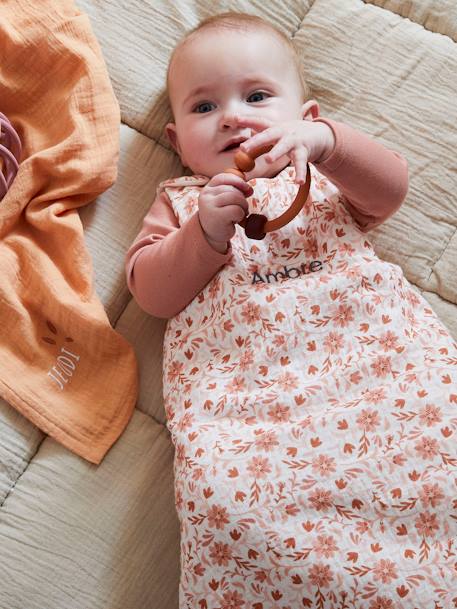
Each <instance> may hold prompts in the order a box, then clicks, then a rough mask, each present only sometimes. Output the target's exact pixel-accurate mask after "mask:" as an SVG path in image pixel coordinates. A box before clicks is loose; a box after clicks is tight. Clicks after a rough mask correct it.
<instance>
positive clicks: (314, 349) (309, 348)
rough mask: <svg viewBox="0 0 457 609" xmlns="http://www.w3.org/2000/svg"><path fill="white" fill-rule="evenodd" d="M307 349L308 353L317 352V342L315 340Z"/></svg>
mask: <svg viewBox="0 0 457 609" xmlns="http://www.w3.org/2000/svg"><path fill="white" fill-rule="evenodd" d="M306 348H307V349H308V351H316V342H315V341H314V340H312V341H310V342H309V343H308V344H307V345H306Z"/></svg>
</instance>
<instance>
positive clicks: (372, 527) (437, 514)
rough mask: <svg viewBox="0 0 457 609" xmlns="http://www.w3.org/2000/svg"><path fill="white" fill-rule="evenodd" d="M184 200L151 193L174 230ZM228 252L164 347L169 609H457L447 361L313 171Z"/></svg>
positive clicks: (188, 201) (456, 460)
mask: <svg viewBox="0 0 457 609" xmlns="http://www.w3.org/2000/svg"><path fill="white" fill-rule="evenodd" d="M293 178H294V174H293V168H291V167H288V168H286V169H285V170H283V172H281V174H279V175H278V176H277V177H276V178H273V179H256V180H252V181H251V184H252V185H253V187H254V195H253V197H252V199H251V212H253V211H254V212H257V213H262V212H263V213H265V215H267V216H268V217H273V216H276V215H279V214H280V213H282V211H284V209H285V208H286V207H288V206H289V204H290V200H291V197H293V196H294V194H295V191H296V186H295V185H294V182H293ZM204 183H205V179H204V178H201V177H187V178H181V179H180V180H171V181H168V182H165V183H164V184H163V188H165V189H166V192H167V193H168V195H169V197H170V199H171V201H172V205H173V208H174V210H175V213H176V215H177V217H178V219H179V221H180V223H181V224H182V223H183V222H185V221H186V220H187V219H188V218H189V217H190V216H191V215H192V214H194V213H195V212H196V210H197V198H198V193H199V189H200V187H201V185H202V184H204ZM232 252H233V256H232V257H231V259H230V261H229V263H228V264H226V265H225V266H224V267H223V268H222V269H221V270H220V272H218V273H217V274H216V276H215V277H214V278H213V279H212V280H211V281H210V282H209V283H208V285H207V286H206V287H205V288H204V289H203V290H202V291H201V293H200V294H199V295H198V296H197V297H196V298H195V299H194V300H193V301H192V302H191V303H190V304H189V305H188V306H187V307H186V308H185V309H184V310H183V311H182V312H181V313H180V314H178V315H177V316H176V317H174V318H173V319H172V320H170V321H169V323H168V326H167V331H166V335H165V343H164V376H163V380H164V399H165V408H166V414H167V420H168V427H169V430H170V432H171V434H172V439H173V442H174V445H175V499H176V509H177V512H178V516H179V519H180V524H181V580H180V609H298V608H301V607H312V608H317V609H407V608H408V609H410V608H411V609H412V608H417V609H448V608H451V607H457V587H456V584H455V582H456V580H457V554H456V537H457V536H456V531H457V493H456V490H457V476H456V473H457V451H456V441H455V435H454V434H456V432H457V368H456V366H457V345H456V343H455V342H454V341H453V340H452V338H451V336H450V335H449V333H448V331H447V330H446V328H445V327H444V326H443V324H442V323H441V322H440V321H439V320H438V318H437V317H436V315H435V314H434V312H433V311H432V310H431V308H430V306H429V305H428V303H427V302H426V301H425V300H424V299H423V297H422V296H421V295H420V294H419V293H418V292H417V291H416V290H415V289H413V288H412V286H411V285H410V284H409V283H408V281H407V280H406V279H405V277H404V276H403V273H402V271H401V269H400V267H398V266H397V265H394V264H390V263H387V262H384V261H381V260H380V259H379V258H378V257H377V256H376V254H375V252H374V250H373V248H372V246H371V244H370V242H369V241H368V239H367V237H366V235H365V234H363V233H362V232H361V231H360V230H359V229H358V228H357V226H356V225H355V223H354V221H353V219H352V217H351V216H350V214H349V213H348V212H347V210H346V209H345V207H344V199H343V197H342V196H341V194H340V193H339V191H338V190H337V189H336V187H335V186H334V185H333V184H332V183H331V182H330V181H329V180H327V179H326V178H325V177H324V176H322V175H321V174H319V173H318V172H317V170H316V169H315V168H314V167H312V185H311V190H310V197H309V198H308V201H307V204H306V205H305V208H304V209H303V211H302V212H301V213H300V214H299V215H298V216H297V217H296V218H295V219H294V220H293V221H292V222H291V223H290V224H289V225H287V226H286V227H284V228H283V229H281V230H280V231H278V232H276V233H269V234H268V235H267V236H266V237H265V239H264V240H262V241H254V240H249V239H247V238H246V236H245V234H244V231H243V230H242V229H241V228H240V227H237V233H236V235H235V237H234V238H233V239H232ZM312 261H320V262H321V265H319V264H318V263H317V262H316V263H315V265H314V270H310V263H311V262H312ZM302 265H303V266H302ZM285 267H286V268H285ZM292 269H296V270H295V272H294V271H292ZM255 273H257V274H258V275H255ZM267 274H269V278H268V281H267ZM259 275H260V276H261V277H262V278H263V281H261V280H257V281H255V282H253V281H254V280H255V278H256V277H257V278H258V277H259Z"/></svg>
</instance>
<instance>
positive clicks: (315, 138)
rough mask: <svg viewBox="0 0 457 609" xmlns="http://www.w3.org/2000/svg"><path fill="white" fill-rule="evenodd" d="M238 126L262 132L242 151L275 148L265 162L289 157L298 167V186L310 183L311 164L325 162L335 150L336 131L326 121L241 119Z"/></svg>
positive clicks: (296, 169) (296, 167) (238, 120)
mask: <svg viewBox="0 0 457 609" xmlns="http://www.w3.org/2000/svg"><path fill="white" fill-rule="evenodd" d="M237 125H239V126H240V127H250V128H251V129H253V130H254V131H257V132H258V133H256V134H255V135H253V136H252V137H250V138H249V139H248V140H246V141H245V142H243V143H242V144H241V146H240V148H241V150H243V151H244V152H247V153H248V154H249V153H251V152H252V151H253V150H254V149H255V148H258V147H260V146H266V145H273V148H272V149H271V150H270V152H268V153H266V154H265V161H266V162H267V163H273V162H274V161H276V160H277V159H279V158H280V157H281V156H283V155H287V156H288V157H289V158H290V160H291V161H292V163H293V164H294V167H295V174H296V177H295V181H296V182H297V184H304V182H305V180H306V164H307V163H319V162H322V161H324V160H325V159H326V158H327V157H328V156H330V154H331V152H332V151H333V149H334V147H335V136H334V134H333V131H332V130H331V129H330V127H329V126H328V125H326V124H325V123H322V122H312V121H308V120H291V121H286V122H281V123H273V122H272V121H270V120H267V119H264V118H257V117H249V118H244V117H239V118H238V119H237Z"/></svg>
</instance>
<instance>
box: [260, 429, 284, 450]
mask: <svg viewBox="0 0 457 609" xmlns="http://www.w3.org/2000/svg"><path fill="white" fill-rule="evenodd" d="M255 446H256V448H257V450H264V451H266V452H269V451H271V450H272V448H273V446H279V442H278V439H277V437H276V432H275V431H265V432H264V433H262V435H261V436H259V437H258V438H257V439H256V441H255Z"/></svg>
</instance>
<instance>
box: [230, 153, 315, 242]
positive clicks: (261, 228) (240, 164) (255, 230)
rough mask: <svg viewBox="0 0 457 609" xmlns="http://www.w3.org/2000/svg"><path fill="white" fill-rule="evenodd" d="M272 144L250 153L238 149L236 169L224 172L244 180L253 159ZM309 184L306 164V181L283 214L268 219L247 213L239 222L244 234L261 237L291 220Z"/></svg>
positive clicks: (302, 200)
mask: <svg viewBox="0 0 457 609" xmlns="http://www.w3.org/2000/svg"><path fill="white" fill-rule="evenodd" d="M272 148H273V146H271V145H269V146H261V147H260V148H256V149H255V150H253V151H252V152H251V154H247V153H246V152H243V151H242V150H239V151H238V152H237V153H236V154H235V165H236V167H237V168H236V169H235V168H233V167H231V168H230V169H226V170H225V173H233V174H234V175H237V176H239V177H240V178H242V179H243V180H246V176H245V172H247V171H252V170H253V169H254V167H255V160H254V159H256V158H257V157H258V156H260V155H261V154H265V153H266V152H269V151H270V150H271V149H272ZM310 186H311V172H310V169H309V165H308V164H307V165H306V181H305V183H304V184H301V185H300V188H299V189H298V192H297V196H296V197H295V199H294V201H293V202H292V204H291V206H290V207H289V209H287V210H286V211H285V212H284V213H283V214H281V215H280V216H278V217H277V218H274V219H273V220H268V218H267V217H266V216H264V215H263V214H249V215H247V216H246V217H245V218H244V219H243V220H241V222H240V223H239V224H240V226H242V227H243V228H244V230H245V232H246V236H247V237H249V239H263V238H264V237H265V235H266V234H267V233H269V232H271V231H274V230H279V229H280V228H282V227H283V226H285V225H286V224H288V223H289V222H290V221H291V220H293V219H294V218H295V216H296V215H297V214H298V212H299V211H300V210H301V209H302V207H303V205H304V204H305V202H306V199H307V198H308V195H309V189H310Z"/></svg>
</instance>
